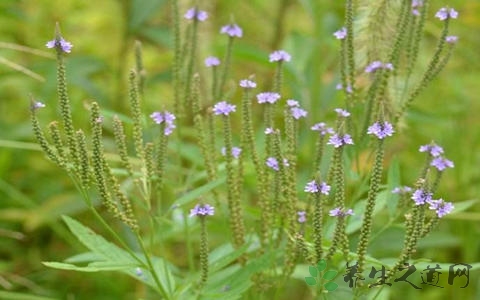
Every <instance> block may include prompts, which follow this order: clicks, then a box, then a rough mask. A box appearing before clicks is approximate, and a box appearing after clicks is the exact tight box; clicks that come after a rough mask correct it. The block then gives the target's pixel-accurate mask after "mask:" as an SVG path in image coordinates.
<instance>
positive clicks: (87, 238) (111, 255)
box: [63, 216, 138, 264]
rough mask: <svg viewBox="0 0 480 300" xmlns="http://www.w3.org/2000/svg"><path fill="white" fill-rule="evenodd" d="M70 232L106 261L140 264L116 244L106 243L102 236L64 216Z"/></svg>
mask: <svg viewBox="0 0 480 300" xmlns="http://www.w3.org/2000/svg"><path fill="white" fill-rule="evenodd" d="M63 220H64V221H65V223H66V224H67V226H68V228H69V229H70V231H71V232H72V233H73V234H74V235H75V236H76V237H77V238H78V240H79V241H80V242H81V243H82V244H83V245H85V247H87V248H88V249H89V250H91V251H93V252H95V253H97V254H99V255H102V256H103V257H104V258H105V259H106V260H110V261H115V262H119V263H132V264H136V263H138V262H137V261H136V260H134V259H133V258H132V257H131V256H130V255H129V254H128V253H127V252H126V251H124V250H122V249H120V248H118V247H117V246H115V245H114V244H112V243H110V242H108V241H106V240H105V239H104V238H103V237H102V236H100V235H98V234H96V233H95V232H94V231H93V230H91V229H90V228H88V227H85V226H83V225H82V224H81V223H80V222H78V221H76V220H74V219H72V218H70V217H68V216H63Z"/></svg>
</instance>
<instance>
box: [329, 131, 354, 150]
mask: <svg viewBox="0 0 480 300" xmlns="http://www.w3.org/2000/svg"><path fill="white" fill-rule="evenodd" d="M346 144H350V145H353V140H352V137H351V136H350V135H349V134H345V135H344V136H340V135H338V134H336V133H335V134H334V135H332V136H331V137H330V139H329V140H328V143H327V145H333V147H335V148H338V147H341V146H343V145H346Z"/></svg>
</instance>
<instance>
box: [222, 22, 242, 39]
mask: <svg viewBox="0 0 480 300" xmlns="http://www.w3.org/2000/svg"><path fill="white" fill-rule="evenodd" d="M220 33H222V34H226V35H228V36H229V37H232V38H234V37H239V38H241V37H242V36H243V30H242V28H240V27H239V26H238V25H237V24H228V25H225V26H223V27H222V29H220Z"/></svg>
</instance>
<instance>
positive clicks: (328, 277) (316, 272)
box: [305, 259, 338, 292]
mask: <svg viewBox="0 0 480 300" xmlns="http://www.w3.org/2000/svg"><path fill="white" fill-rule="evenodd" d="M326 268H327V261H326V260H324V259H322V260H320V261H319V262H318V263H317V266H316V267H315V266H309V267H308V272H310V275H311V276H309V277H305V282H306V283H307V284H308V285H309V286H314V285H317V283H318V282H325V283H324V284H323V287H324V288H325V289H326V290H327V291H329V292H333V291H334V290H336V289H337V288H338V284H336V283H335V282H332V280H333V279H334V278H335V276H337V274H338V272H337V271H335V270H327V271H325V272H323V271H324V270H325V269H326Z"/></svg>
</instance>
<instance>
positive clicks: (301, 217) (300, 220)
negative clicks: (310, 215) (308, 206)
mask: <svg viewBox="0 0 480 300" xmlns="http://www.w3.org/2000/svg"><path fill="white" fill-rule="evenodd" d="M297 215H298V223H305V222H306V221H307V213H306V212H305V211H303V210H302V211H298V212H297Z"/></svg>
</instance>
